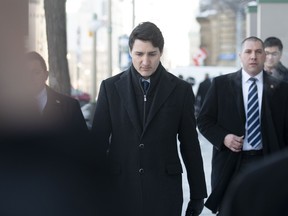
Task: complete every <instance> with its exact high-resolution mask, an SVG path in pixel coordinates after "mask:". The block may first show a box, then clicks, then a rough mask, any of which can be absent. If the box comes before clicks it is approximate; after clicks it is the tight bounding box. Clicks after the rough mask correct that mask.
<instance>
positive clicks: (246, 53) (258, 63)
mask: <svg viewBox="0 0 288 216" xmlns="http://www.w3.org/2000/svg"><path fill="white" fill-rule="evenodd" d="M239 56H240V59H241V63H242V67H243V69H244V70H245V71H246V72H247V73H248V74H249V75H250V76H256V75H257V74H258V73H260V72H261V71H262V70H263V67H264V62H265V57H266V55H265V52H264V49H263V46H262V44H261V42H260V41H252V40H248V41H245V42H244V44H243V46H242V51H241V53H240V54H239Z"/></svg>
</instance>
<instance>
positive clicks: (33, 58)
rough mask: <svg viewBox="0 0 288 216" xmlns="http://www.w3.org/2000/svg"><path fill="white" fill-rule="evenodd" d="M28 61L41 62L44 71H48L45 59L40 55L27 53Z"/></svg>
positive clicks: (33, 52)
mask: <svg viewBox="0 0 288 216" xmlns="http://www.w3.org/2000/svg"><path fill="white" fill-rule="evenodd" d="M26 60H28V61H38V62H40V64H41V67H42V69H43V70H45V71H47V65H46V62H45V60H44V58H43V57H42V56H41V55H40V54H39V53H37V52H35V51H32V52H28V53H26Z"/></svg>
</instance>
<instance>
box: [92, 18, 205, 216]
mask: <svg viewBox="0 0 288 216" xmlns="http://www.w3.org/2000/svg"><path fill="white" fill-rule="evenodd" d="M163 46H164V39H163V36H162V33H161V31H160V30H159V29H158V27H157V26H156V25H155V24H153V23H151V22H144V23H141V24H139V25H138V26H137V27H136V28H135V29H134V30H133V31H132V33H131V35H130V38H129V48H130V55H131V57H132V65H131V66H130V67H129V68H128V69H127V70H126V71H123V72H122V73H120V74H118V75H116V76H113V77H111V78H108V79H107V80H104V81H103V82H102V84H101V88H100V92H99V96H98V100H97V104H96V109H95V114H94V116H95V117H94V121H93V127H92V136H93V137H94V138H95V145H97V148H98V152H99V157H102V158H103V167H104V166H106V168H107V171H106V176H104V180H103V182H104V184H103V199H102V200H103V202H102V203H101V204H100V205H101V206H102V207H103V213H102V215H125V216H135V215H137V216H147V215H150V216H167V215H170V216H180V215H181V211H182V202H183V194H182V172H183V170H182V165H181V160H180V157H179V153H178V144H177V139H178V140H179V142H180V146H179V147H180V152H181V155H182V159H183V162H184V165H185V167H186V170H187V177H188V182H189V186H190V202H189V205H188V208H187V212H186V215H200V213H201V211H202V209H203V206H204V203H203V199H204V198H205V197H206V185H205V177H204V170H203V161H202V157H201V151H200V146H199V141H198V137H197V132H196V122H195V118H194V95H193V92H192V88H191V86H190V85H189V84H188V83H186V82H185V81H183V80H180V79H178V78H177V77H176V76H174V75H172V74H170V73H168V72H167V71H166V70H165V68H164V67H163V66H162V64H161V63H160V57H161V56H162V53H163ZM145 82H146V83H145ZM142 84H143V86H142Z"/></svg>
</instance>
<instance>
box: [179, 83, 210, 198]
mask: <svg viewBox="0 0 288 216" xmlns="http://www.w3.org/2000/svg"><path fill="white" fill-rule="evenodd" d="M184 100H185V103H184V105H183V114H182V117H181V122H180V127H179V131H178V134H179V136H178V139H179V141H180V151H181V155H182V159H183V162H184V164H185V167H186V171H187V178H188V182H189V187H190V198H191V199H203V198H205V197H207V191H206V182H205V174H204V168H203V159H202V155H201V149H200V145H199V141H198V134H197V131H196V120H195V116H194V100H195V98H194V94H193V91H192V88H191V86H187V91H186V96H185V99H184Z"/></svg>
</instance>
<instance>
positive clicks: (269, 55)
mask: <svg viewBox="0 0 288 216" xmlns="http://www.w3.org/2000/svg"><path fill="white" fill-rule="evenodd" d="M264 48H265V53H266V60H265V71H266V72H268V73H269V74H271V75H272V76H274V77H276V78H278V79H281V80H283V81H286V82H288V69H287V68H286V67H285V66H284V65H283V64H282V63H281V61H280V60H281V57H282V51H283V44H282V42H281V40H280V39H279V38H277V37H268V38H266V39H265V41H264Z"/></svg>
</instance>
